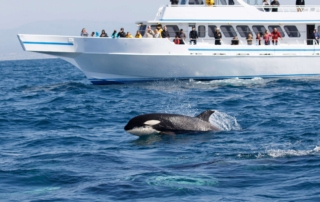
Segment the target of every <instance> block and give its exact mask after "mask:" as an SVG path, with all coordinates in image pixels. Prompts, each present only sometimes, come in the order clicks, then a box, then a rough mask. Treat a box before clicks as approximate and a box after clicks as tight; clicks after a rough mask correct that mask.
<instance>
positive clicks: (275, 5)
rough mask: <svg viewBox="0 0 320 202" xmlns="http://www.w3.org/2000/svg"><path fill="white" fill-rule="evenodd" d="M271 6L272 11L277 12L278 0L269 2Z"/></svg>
mask: <svg viewBox="0 0 320 202" xmlns="http://www.w3.org/2000/svg"><path fill="white" fill-rule="evenodd" d="M271 6H272V7H274V8H272V12H278V7H279V6H280V3H279V1H278V0H273V1H272V2H271Z"/></svg>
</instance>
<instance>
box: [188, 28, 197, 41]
mask: <svg viewBox="0 0 320 202" xmlns="http://www.w3.org/2000/svg"><path fill="white" fill-rule="evenodd" d="M189 38H190V44H192V43H193V44H194V45H197V39H198V32H197V31H196V28H195V27H192V31H190V33H189Z"/></svg>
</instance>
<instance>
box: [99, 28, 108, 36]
mask: <svg viewBox="0 0 320 202" xmlns="http://www.w3.org/2000/svg"><path fill="white" fill-rule="evenodd" d="M100 37H108V34H107V33H106V31H104V29H103V30H102V31H101V35H100Z"/></svg>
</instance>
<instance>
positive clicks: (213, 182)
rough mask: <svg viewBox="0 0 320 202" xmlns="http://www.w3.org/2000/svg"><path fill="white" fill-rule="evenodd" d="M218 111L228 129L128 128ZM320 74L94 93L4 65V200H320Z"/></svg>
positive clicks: (0, 137)
mask: <svg viewBox="0 0 320 202" xmlns="http://www.w3.org/2000/svg"><path fill="white" fill-rule="evenodd" d="M208 109H214V110H217V111H216V113H215V114H214V115H213V116H212V117H211V119H210V121H211V122H213V124H216V125H218V126H219V127H220V128H221V129H222V131H221V132H209V133H199V134H182V135H176V136H160V135H151V136H147V137H143V138H138V137H136V136H133V135H130V134H128V133H126V132H125V131H124V130H123V127H124V126H125V125H126V123H127V122H128V121H129V120H130V119H131V118H132V117H134V116H137V115H140V114H143V113H153V112H166V113H177V114H184V115H189V116H195V115H197V114H199V113H201V112H202V111H205V110H208ZM319 123H320V77H301V78H281V79H262V78H254V79H249V80H242V79H229V80H218V81H206V82H199V81H193V80H190V81H179V80H176V81H157V82H148V83H139V84H125V85H109V86H95V85H92V84H90V83H89V81H88V80H87V79H86V78H85V77H84V75H83V74H82V73H81V72H80V71H79V70H78V69H76V68H75V67H73V66H72V65H70V64H68V63H66V62H64V61H62V60H59V59H47V60H25V61H2V62H0V201H117V200H122V201H320V132H319V131H320V126H319Z"/></svg>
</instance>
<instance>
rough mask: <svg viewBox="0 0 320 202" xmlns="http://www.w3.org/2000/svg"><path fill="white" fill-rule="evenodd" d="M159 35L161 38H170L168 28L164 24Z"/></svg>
mask: <svg viewBox="0 0 320 202" xmlns="http://www.w3.org/2000/svg"><path fill="white" fill-rule="evenodd" d="M161 36H162V38H170V33H169V32H168V28H167V27H166V26H164V28H163V31H162V34H161Z"/></svg>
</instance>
